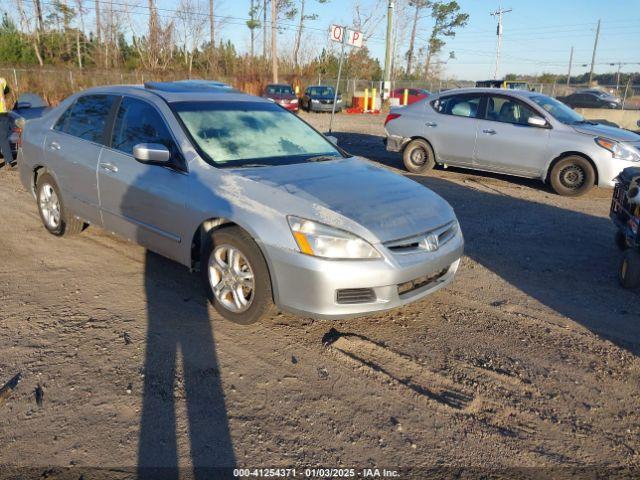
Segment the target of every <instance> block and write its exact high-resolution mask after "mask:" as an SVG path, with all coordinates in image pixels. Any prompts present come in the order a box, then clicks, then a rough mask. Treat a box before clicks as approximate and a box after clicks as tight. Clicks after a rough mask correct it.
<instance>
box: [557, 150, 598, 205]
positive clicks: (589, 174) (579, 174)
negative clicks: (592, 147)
mask: <svg viewBox="0 0 640 480" xmlns="http://www.w3.org/2000/svg"><path fill="white" fill-rule="evenodd" d="M549 180H550V182H551V187H552V188H553V190H554V191H555V192H556V193H557V194H558V195H563V196H568V197H571V196H573V197H575V196H578V195H584V194H585V193H587V192H588V191H589V190H591V188H592V187H593V185H594V184H595V182H596V172H595V170H594V169H593V166H592V165H591V162H589V160H587V159H586V158H584V157H581V156H579V155H570V156H568V157H565V158H563V159H562V160H560V161H559V162H558V163H556V164H555V165H554V166H553V168H552V169H551V173H550V174H549Z"/></svg>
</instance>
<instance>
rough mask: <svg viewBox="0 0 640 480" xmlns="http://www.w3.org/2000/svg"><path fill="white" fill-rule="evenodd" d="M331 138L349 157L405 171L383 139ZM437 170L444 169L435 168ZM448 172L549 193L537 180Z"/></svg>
mask: <svg viewBox="0 0 640 480" xmlns="http://www.w3.org/2000/svg"><path fill="white" fill-rule="evenodd" d="M332 135H333V136H335V137H336V138H337V139H338V145H339V146H340V147H341V148H343V149H344V150H346V151H347V152H349V153H350V154H351V155H356V156H360V157H365V158H368V159H369V160H373V161H375V162H378V163H381V164H383V165H386V166H387V167H393V168H397V169H400V170H404V171H406V169H405V167H404V164H403V163H402V155H401V154H400V153H397V152H388V151H387V150H386V148H385V145H384V141H383V140H384V137H381V136H378V135H370V134H365V133H351V132H333V133H332ZM436 169H438V170H444V167H441V166H436ZM447 170H448V171H451V172H457V173H464V174H469V175H473V176H477V177H481V178H496V179H499V180H505V181H508V182H510V183H514V184H517V185H523V186H527V187H531V188H535V189H537V190H542V191H549V192H550V191H551V189H550V188H549V187H548V186H547V185H545V184H544V183H542V182H540V180H537V179H531V178H522V177H514V176H512V175H503V174H500V173H493V172H482V171H480V170H470V169H465V168H459V167H447Z"/></svg>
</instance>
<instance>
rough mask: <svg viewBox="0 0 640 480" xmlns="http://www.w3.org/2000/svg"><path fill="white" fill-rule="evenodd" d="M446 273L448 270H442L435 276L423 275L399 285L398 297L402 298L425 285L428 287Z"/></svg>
mask: <svg viewBox="0 0 640 480" xmlns="http://www.w3.org/2000/svg"><path fill="white" fill-rule="evenodd" d="M448 271H449V269H448V268H443V269H442V270H440V271H439V272H438V273H436V274H435V275H423V276H422V277H418V278H415V279H413V280H410V281H408V282H404V283H401V284H399V285H398V295H400V296H401V297H402V296H403V295H406V294H408V293H411V292H413V291H415V290H418V289H419V288H422V287H424V286H425V285H429V284H430V283H433V282H435V281H437V280H439V279H440V278H442V277H443V276H444V275H445V274H446V273H447V272H448Z"/></svg>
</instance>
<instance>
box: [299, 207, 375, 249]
mask: <svg viewBox="0 0 640 480" xmlns="http://www.w3.org/2000/svg"><path fill="white" fill-rule="evenodd" d="M287 218H288V220H289V226H290V227H291V233H293V238H295V240H296V243H297V244H298V248H299V249H300V252H302V253H304V254H306V255H312V256H314V257H323V258H332V259H371V258H380V253H378V251H377V250H376V249H375V248H373V247H372V246H371V245H370V244H369V243H368V242H366V241H365V240H363V239H362V238H360V237H357V236H355V235H353V234H352V233H349V232H345V231H344V230H339V229H337V228H333V227H330V226H328V225H323V224H322V223H318V222H313V221H311V220H305V219H304V218H298V217H293V216H289V217H287Z"/></svg>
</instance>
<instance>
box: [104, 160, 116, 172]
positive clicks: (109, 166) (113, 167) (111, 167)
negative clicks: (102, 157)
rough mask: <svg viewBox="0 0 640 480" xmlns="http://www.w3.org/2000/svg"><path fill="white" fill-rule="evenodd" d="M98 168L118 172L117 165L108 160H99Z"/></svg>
mask: <svg viewBox="0 0 640 480" xmlns="http://www.w3.org/2000/svg"><path fill="white" fill-rule="evenodd" d="M100 168H101V169H103V170H106V171H108V172H113V173H117V172H118V166H117V165H114V164H113V163H109V162H100Z"/></svg>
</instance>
